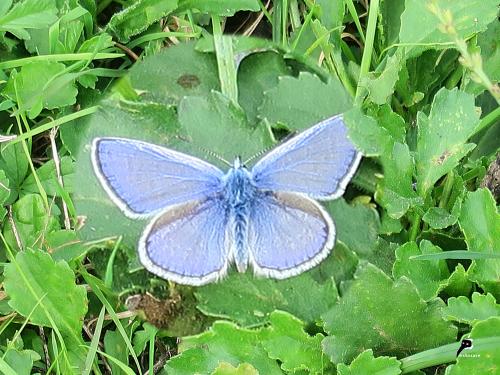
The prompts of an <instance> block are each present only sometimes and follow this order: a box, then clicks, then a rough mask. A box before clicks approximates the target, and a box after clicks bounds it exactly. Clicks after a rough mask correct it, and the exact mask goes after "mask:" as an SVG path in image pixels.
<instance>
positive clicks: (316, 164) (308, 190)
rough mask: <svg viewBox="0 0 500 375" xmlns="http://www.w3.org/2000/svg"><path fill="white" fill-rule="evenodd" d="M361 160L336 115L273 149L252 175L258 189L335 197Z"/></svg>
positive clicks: (326, 197) (341, 192) (338, 195)
mask: <svg viewBox="0 0 500 375" xmlns="http://www.w3.org/2000/svg"><path fill="white" fill-rule="evenodd" d="M360 159H361V154H360V153H359V152H358V151H357V150H356V149H355V147H354V145H353V144H352V142H351V141H350V140H349V138H348V136H347V128H346V126H345V124H344V122H343V120H342V117H341V116H335V117H332V118H329V119H327V120H324V121H322V122H320V123H319V124H316V125H315V126H313V127H311V128H309V129H307V130H306V131H304V132H302V133H300V134H299V135H297V136H295V137H293V138H292V139H290V140H289V141H287V142H285V143H283V144H282V145H280V146H278V147H276V148H275V149H273V150H272V151H271V152H270V153H268V154H267V155H265V156H264V157H263V158H262V159H261V160H259V161H258V162H257V164H255V166H254V167H253V168H252V174H253V179H254V181H255V184H256V186H257V187H258V188H259V189H263V190H278V191H289V192H297V193H303V194H306V195H308V196H310V197H312V198H316V199H335V198H338V197H340V196H341V195H342V194H343V193H344V190H345V188H346V186H347V183H348V182H349V180H350V179H351V178H352V176H353V175H354V172H355V171H356V168H357V167H358V164H359V161H360Z"/></svg>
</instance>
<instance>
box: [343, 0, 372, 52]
mask: <svg viewBox="0 0 500 375" xmlns="http://www.w3.org/2000/svg"><path fill="white" fill-rule="evenodd" d="M345 4H346V5H347V9H348V10H349V13H350V14H351V17H352V19H353V20H354V24H355V25H356V29H357V30H358V33H359V37H360V38H361V40H362V41H363V43H365V41H366V39H365V33H364V32H363V28H362V27H361V23H360V22H359V16H358V12H357V11H356V7H355V6H354V3H353V2H352V0H346V1H345ZM371 6H372V5H371V4H370V8H371Z"/></svg>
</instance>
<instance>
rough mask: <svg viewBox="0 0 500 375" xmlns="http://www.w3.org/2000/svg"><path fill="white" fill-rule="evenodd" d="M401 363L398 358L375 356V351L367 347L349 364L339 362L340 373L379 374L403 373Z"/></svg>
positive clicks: (341, 374) (392, 374)
mask: <svg viewBox="0 0 500 375" xmlns="http://www.w3.org/2000/svg"><path fill="white" fill-rule="evenodd" d="M400 365H401V363H400V362H399V361H398V360H397V359H396V358H389V357H377V358H375V357H374V356H373V351H372V350H371V349H367V350H365V351H364V352H362V353H361V354H360V355H358V356H357V357H356V358H355V359H354V361H352V363H351V364H350V365H349V366H346V365H344V364H343V363H339V364H338V366H337V373H338V375H357V374H377V375H398V374H401V369H400V368H399V366H400Z"/></svg>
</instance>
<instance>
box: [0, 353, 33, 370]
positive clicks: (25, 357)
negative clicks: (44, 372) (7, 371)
mask: <svg viewBox="0 0 500 375" xmlns="http://www.w3.org/2000/svg"><path fill="white" fill-rule="evenodd" d="M33 357H35V358H33ZM3 359H4V360H5V362H7V364H9V365H10V367H12V368H13V369H16V374H17V375H30V374H31V371H32V369H33V360H36V361H37V360H40V357H39V356H38V355H37V354H36V352H33V351H32V350H17V349H8V350H7V351H6V352H5V353H4V354H3Z"/></svg>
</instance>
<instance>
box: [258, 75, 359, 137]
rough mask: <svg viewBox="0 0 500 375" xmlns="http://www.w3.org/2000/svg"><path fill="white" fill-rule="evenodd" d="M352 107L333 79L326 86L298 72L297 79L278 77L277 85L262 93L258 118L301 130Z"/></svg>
mask: <svg viewBox="0 0 500 375" xmlns="http://www.w3.org/2000/svg"><path fill="white" fill-rule="evenodd" d="M351 106H352V100H351V97H350V96H349V94H348V93H347V92H346V91H345V89H344V87H343V86H342V84H341V83H340V82H339V81H337V80H336V79H331V80H329V81H328V82H327V83H324V82H322V81H321V80H320V79H319V77H317V76H316V75H313V74H311V73H307V72H301V73H300V74H299V76H298V78H295V77H288V76H285V77H280V78H279V82H278V85H277V86H275V87H274V88H272V89H270V90H268V91H266V92H265V93H264V98H263V100H262V105H261V106H260V108H259V115H260V116H261V117H263V118H266V119H267V120H268V121H269V122H270V123H277V122H280V123H283V124H285V125H287V126H288V128H289V129H292V130H302V129H305V128H308V127H310V126H312V125H314V124H315V123H317V122H319V121H321V120H324V119H325V118H328V117H331V116H333V115H336V114H339V113H343V112H345V111H347V110H349V109H350V108H351Z"/></svg>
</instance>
